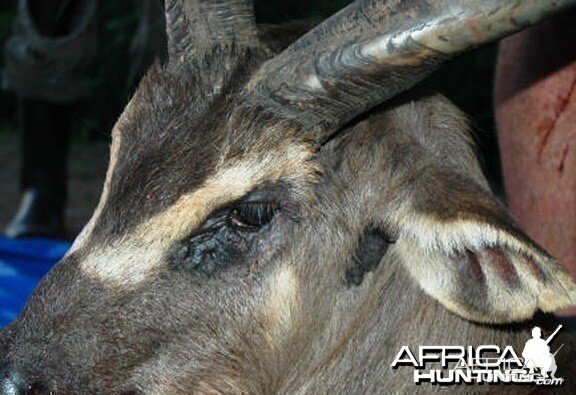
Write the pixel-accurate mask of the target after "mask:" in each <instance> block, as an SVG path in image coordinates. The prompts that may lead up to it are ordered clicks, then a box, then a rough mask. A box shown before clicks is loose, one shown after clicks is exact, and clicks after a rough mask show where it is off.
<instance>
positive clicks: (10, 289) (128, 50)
mask: <svg viewBox="0 0 576 395" xmlns="http://www.w3.org/2000/svg"><path fill="white" fill-rule="evenodd" d="M29 3H30V7H31V9H30V10H28V11H29V13H30V15H31V16H32V17H35V18H37V19H39V20H44V21H47V22H46V25H45V26H44V27H43V28H44V29H45V30H46V32H48V33H47V35H49V36H51V37H56V38H58V37H65V36H66V35H67V34H69V35H70V32H74V28H75V26H76V25H79V24H81V22H82V21H81V19H80V21H79V17H78V15H79V14H81V13H82V12H86V9H78V8H74V6H73V3H75V2H74V1H68V0H38V1H32V0H31V1H29ZM76 3H78V2H76ZM80 3H81V2H80ZM85 3H86V4H91V3H93V4H95V8H94V9H95V14H94V16H93V17H92V18H91V21H92V22H91V25H90V26H89V27H87V28H85V31H83V32H80V34H84V35H85V36H84V37H83V38H82V40H84V41H82V40H80V45H79V46H77V47H78V48H80V49H82V50H84V52H85V53H84V55H82V56H84V57H85V58H87V59H89V61H88V62H84V63H82V62H79V63H78V64H79V65H80V66H81V67H80V66H79V67H78V70H81V72H75V71H74V70H71V72H70V73H69V75H65V76H64V78H63V80H64V84H67V85H61V86H59V85H58V84H59V83H61V82H58V81H55V82H54V85H53V86H49V87H48V88H44V87H38V86H34V79H33V78H32V77H33V76H32V74H34V73H28V72H27V69H26V67H25V66H26V64H25V61H24V62H23V63H22V67H20V65H19V64H16V66H15V65H14V64H12V65H11V67H9V66H10V65H8V64H7V62H8V61H10V58H9V57H7V56H6V54H8V53H12V55H14V53H16V54H17V55H18V52H17V51H18V50H19V49H18V42H17V40H16V42H15V41H14V40H15V39H14V37H16V38H17V37H19V35H20V36H24V37H25V36H26V34H27V33H26V24H25V23H22V22H19V24H17V23H16V19H17V15H19V13H18V6H19V2H18V1H16V0H11V1H2V2H0V48H1V49H2V54H3V55H2V56H0V69H1V70H2V72H3V75H4V78H3V80H4V83H3V89H2V90H0V235H4V236H0V327H2V326H3V325H5V324H7V323H8V322H10V320H11V319H13V318H14V317H15V316H16V315H17V313H18V311H19V310H20V309H21V307H22V306H23V304H24V302H25V300H26V298H27V295H28V294H29V292H31V290H32V289H33V288H34V286H35V284H36V282H37V281H38V280H39V279H40V278H41V277H42V276H43V274H44V273H45V272H47V271H48V270H49V269H50V267H51V266H52V265H53V263H54V262H55V261H57V260H58V259H59V257H60V256H62V254H64V253H65V251H66V249H67V248H68V247H69V241H71V240H73V239H74V237H75V236H76V235H77V234H78V232H79V231H80V230H81V228H82V226H83V225H84V224H85V223H86V222H87V221H88V219H89V218H90V216H91V213H92V211H93V210H94V208H95V206H96V204H97V202H98V198H99V196H100V191H101V187H102V183H103V180H104V176H105V172H106V167H107V163H108V145H109V143H110V131H111V129H112V126H113V125H114V122H115V120H116V119H117V117H118V116H119V114H120V113H121V112H122V110H123V108H124V106H125V105H126V103H127V102H128V100H129V99H130V97H131V95H132V93H133V91H134V89H135V88H136V86H137V83H138V80H139V79H140V77H141V76H142V74H143V73H145V71H146V70H147V68H148V66H149V65H150V63H151V62H153V61H154V59H155V58H162V56H163V52H164V48H162V46H163V43H164V41H163V36H162V31H163V20H162V18H163V10H162V5H161V1H160V0H120V1H98V0H94V1H90V0H86V1H85ZM347 3H348V1H344V0H336V1H330V0H320V1H313V2H312V1H306V0H291V1H270V0H257V1H256V19H257V22H264V23H279V22H285V21H287V20H290V19H293V18H304V17H306V18H309V17H312V18H316V19H320V18H324V17H327V16H329V15H332V14H333V13H334V12H336V11H337V10H339V9H341V8H342V7H343V6H345V5H346V4H347ZM20 4H23V2H20ZM34 7H36V8H34ZM21 14H22V13H21V12H20V15H21ZM24 22H26V21H24ZM75 24H76V25H75ZM159 32H160V34H159ZM74 34H75V33H74ZM72 39H73V40H74V39H75V38H74V37H73V38H72ZM11 40H12V41H11ZM53 55H54V54H52V53H50V52H49V51H47V52H46V53H39V54H34V53H32V56H35V57H36V58H39V57H40V58H41V57H42V56H45V57H47V59H48V60H47V61H46V64H47V68H46V70H47V71H46V72H47V73H50V72H51V71H50V68H49V67H52V63H50V62H49V61H50V60H51V59H50V57H51V56H53ZM13 57H14V56H13ZM16 58H17V60H19V59H18V56H16ZM71 59H72V61H74V58H73V56H72V58H71ZM495 59H496V46H495V45H491V46H487V47H484V48H482V49H481V50H478V51H475V52H473V53H469V54H467V55H465V56H462V57H460V58H459V59H457V60H455V61H454V62H452V63H450V64H449V65H447V67H445V68H443V69H442V70H441V71H440V72H438V73H437V74H436V75H435V76H432V78H431V80H432V81H434V84H436V85H437V87H438V89H439V90H440V91H441V92H443V93H444V94H445V95H446V96H448V97H449V98H450V99H451V100H452V101H454V102H455V103H456V104H457V105H458V106H459V107H460V108H461V109H463V110H464V111H465V112H466V113H467V114H468V115H469V116H470V119H471V123H472V125H473V126H474V128H475V130H476V132H477V136H478V148H479V153H480V156H481V159H482V164H483V166H484V170H485V173H486V175H487V176H488V178H489V180H490V183H491V184H492V187H493V189H494V190H495V192H496V193H497V194H498V195H499V196H500V197H502V195H503V192H502V191H503V188H502V177H501V172H500V162H499V156H498V147H497V139H496V136H495V131H494V130H495V128H494V117H493V112H492V85H493V75H494V65H495ZM24 60H26V59H24ZM52 60H54V59H52ZM54 61H55V62H57V61H58V59H57V58H55V60H54ZM56 69H57V68H55V70H56ZM68 71H70V70H68ZM10 73H12V74H10ZM55 75H56V72H55ZM66 79H67V80H66ZM14 81H16V82H17V83H15V82H14ZM72 82H73V83H72ZM18 84H20V85H18ZM14 85H16V88H17V89H14ZM69 86H74V87H78V90H77V91H71V92H69V91H67V90H66V89H63V87H64V88H67V87H69ZM19 89H20V90H24V91H26V90H27V89H28V90H31V91H32V92H33V96H34V99H33V100H29V99H22V97H21V96H22V95H16V94H15V91H18V90H19ZM42 89H45V90H46V91H42ZM38 90H40V92H37V91H38ZM48 91H54V92H56V96H55V98H52V97H50V94H49V93H50V92H48ZM66 95H68V96H66ZM36 96H39V97H40V98H38V97H36ZM45 96H49V97H48V98H46V97H45ZM66 191H67V193H66ZM6 236H9V237H6ZM31 236H32V237H34V238H30V237H31ZM38 236H40V237H42V239H38V238H37V237H38Z"/></svg>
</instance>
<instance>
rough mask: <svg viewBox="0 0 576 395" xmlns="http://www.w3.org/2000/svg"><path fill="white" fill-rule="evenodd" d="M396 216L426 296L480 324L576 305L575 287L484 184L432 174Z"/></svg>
mask: <svg viewBox="0 0 576 395" xmlns="http://www.w3.org/2000/svg"><path fill="white" fill-rule="evenodd" d="M410 188H411V189H410V191H409V196H408V197H407V198H406V199H405V200H404V203H403V204H402V207H403V208H402V210H400V215H398V216H397V217H396V220H397V226H398V227H399V237H398V240H397V242H396V246H395V247H394V248H395V250H396V251H397V253H399V254H400V255H401V259H402V261H403V262H404V265H405V266H406V268H407V269H408V271H409V273H410V274H411V276H412V277H413V278H414V279H415V280H416V281H417V282H418V283H419V284H420V286H421V287H422V288H423V289H424V291H425V292H426V293H428V294H429V295H431V296H432V297H434V298H435V299H437V300H438V301H439V302H440V303H442V304H443V305H444V306H445V307H446V308H448V309H449V310H451V311H452V312H454V313H456V314H458V315H460V316H462V317H464V318H467V319H470V320H473V321H478V322H485V323H504V322H512V321H520V320H524V319H529V318H531V317H532V315H533V314H534V313H535V312H536V310H538V309H540V310H542V311H544V312H551V311H554V310H557V309H561V308H564V307H568V306H572V305H576V284H574V282H573V281H572V280H571V279H570V277H569V276H568V274H567V273H566V272H565V271H564V270H562V269H561V268H560V267H559V266H558V265H557V264H556V262H555V261H554V259H553V258H552V257H550V256H549V255H548V254H547V253H546V252H545V251H544V250H543V249H542V248H540V247H539V246H538V245H536V244H535V243H534V242H533V241H531V240H530V239H529V238H528V236H526V235H525V234H524V233H523V232H522V231H521V230H520V229H519V228H518V227H517V225H516V224H515V223H514V221H513V220H512V219H511V218H510V216H509V215H508V214H507V212H506V210H505V208H504V207H503V206H502V205H501V204H500V203H499V202H498V201H497V200H496V199H495V198H494V196H493V195H492V194H491V193H490V192H489V191H488V190H487V189H486V188H484V187H482V186H480V185H478V183H476V182H474V181H472V180H471V179H468V178H467V177H465V176H462V175H459V174H457V173H455V172H452V171H449V170H438V169H433V170H426V171H425V172H424V173H423V174H421V175H419V176H418V180H416V182H414V183H413V185H412V186H411V187H410Z"/></svg>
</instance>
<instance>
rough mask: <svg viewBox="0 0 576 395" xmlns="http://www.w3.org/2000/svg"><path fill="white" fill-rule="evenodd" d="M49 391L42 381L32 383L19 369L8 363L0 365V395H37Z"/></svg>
mask: <svg viewBox="0 0 576 395" xmlns="http://www.w3.org/2000/svg"><path fill="white" fill-rule="evenodd" d="M47 392H48V391H47V389H46V387H45V386H44V385H42V384H41V383H38V382H35V383H30V382H29V381H28V380H26V379H25V377H24V376H23V375H22V374H20V373H19V372H18V371H17V370H14V369H11V368H10V367H9V366H8V365H7V364H2V365H0V395H36V394H43V393H47Z"/></svg>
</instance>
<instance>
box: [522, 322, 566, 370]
mask: <svg viewBox="0 0 576 395" xmlns="http://www.w3.org/2000/svg"><path fill="white" fill-rule="evenodd" d="M560 329H562V325H560V326H558V328H557V329H556V330H555V331H554V333H552V334H551V335H550V336H549V337H548V339H546V340H544V339H542V329H540V328H539V327H537V326H535V327H534V329H532V339H530V340H528V341H527V342H526V345H525V346H524V350H523V351H522V357H524V366H525V367H527V368H528V369H529V370H530V373H532V374H533V373H534V371H535V368H538V369H540V373H541V374H542V376H543V377H544V378H548V375H549V374H550V375H551V376H552V378H556V376H555V374H556V369H557V366H556V359H555V356H556V353H557V352H558V351H559V350H560V348H562V346H560V347H559V348H558V350H556V352H555V353H554V354H552V353H550V346H549V345H548V344H550V342H551V341H552V339H553V338H554V336H556V334H557V333H558V332H559V331H560Z"/></svg>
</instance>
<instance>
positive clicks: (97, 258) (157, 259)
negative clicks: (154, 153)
mask: <svg viewBox="0 0 576 395" xmlns="http://www.w3.org/2000/svg"><path fill="white" fill-rule="evenodd" d="M310 155H311V153H310V151H308V150H306V149H302V147H299V146H291V147H285V149H284V150H282V151H281V152H269V153H268V154H266V155H265V156H263V157H259V158H256V157H254V158H251V159H248V160H244V161H242V162H240V163H237V164H231V165H228V166H226V167H223V168H222V169H220V170H219V171H217V172H216V174H214V175H213V176H211V177H210V178H208V179H207V180H206V182H205V183H204V184H203V186H201V187H200V188H199V189H197V190H196V191H194V192H193V193H191V194H188V195H184V196H182V197H181V198H180V199H178V201H176V203H175V204H173V205H172V206H171V207H169V208H168V209H167V210H165V211H163V212H161V213H158V214H156V215H155V216H153V217H152V218H150V219H149V220H147V221H145V222H144V223H142V224H140V225H139V226H138V227H137V228H136V229H135V230H134V231H133V232H132V233H130V234H129V235H125V236H123V237H122V238H121V239H119V240H117V241H116V242H114V243H113V245H111V246H104V247H103V251H97V252H95V253H94V254H91V255H90V256H88V257H87V258H86V259H85V260H84V261H83V262H82V263H81V264H80V265H81V267H82V269H83V270H84V271H85V272H86V273H87V274H88V275H89V276H90V277H92V278H95V279H97V280H98V281H101V282H102V283H104V284H108V285H111V286H115V285H127V284H132V285H136V284H138V283H140V282H141V281H143V280H145V279H146V278H148V277H149V276H152V275H154V274H155V273H156V270H155V268H158V267H161V266H162V265H164V262H163V260H162V259H161V257H162V256H163V254H164V253H165V252H166V250H167V249H168V248H169V247H171V246H172V245H173V244H174V243H175V242H177V241H178V240H181V239H182V238H184V237H186V236H187V235H188V234H190V233H191V232H192V231H193V230H194V229H196V228H197V227H198V226H199V225H201V224H202V222H203V221H205V220H206V218H207V217H208V215H210V213H211V212H213V211H214V210H215V209H217V208H218V207H221V206H223V205H225V204H227V203H230V202H232V201H234V200H237V199H239V198H241V197H243V196H245V195H246V194H247V193H248V192H250V191H251V190H252V189H254V188H255V187H256V186H257V185H259V184H261V183H262V182H264V181H270V182H274V181H277V180H279V179H280V178H283V179H291V178H298V177H301V176H305V175H306V173H307V172H308V171H310V169H308V168H307V167H306V165H305V162H306V161H307V160H308V159H309V157H310ZM110 173H111V172H110ZM301 173H302V174H301ZM109 175H110V174H109ZM105 195H107V193H105V194H103V196H102V199H101V202H100V204H99V207H100V210H101V206H103V205H104V204H105V201H106V199H107V196H105ZM98 215H99V212H98V210H97V213H96V214H95V216H94V218H97V216H98ZM95 221H96V219H92V220H91V221H90V223H91V224H92V225H90V226H93V223H94V222H95ZM90 231H91V229H88V230H85V231H83V234H84V233H85V232H86V234H85V235H83V239H85V238H86V235H87V234H88V233H89V232H90ZM78 245H79V242H76V243H75V248H78Z"/></svg>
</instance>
